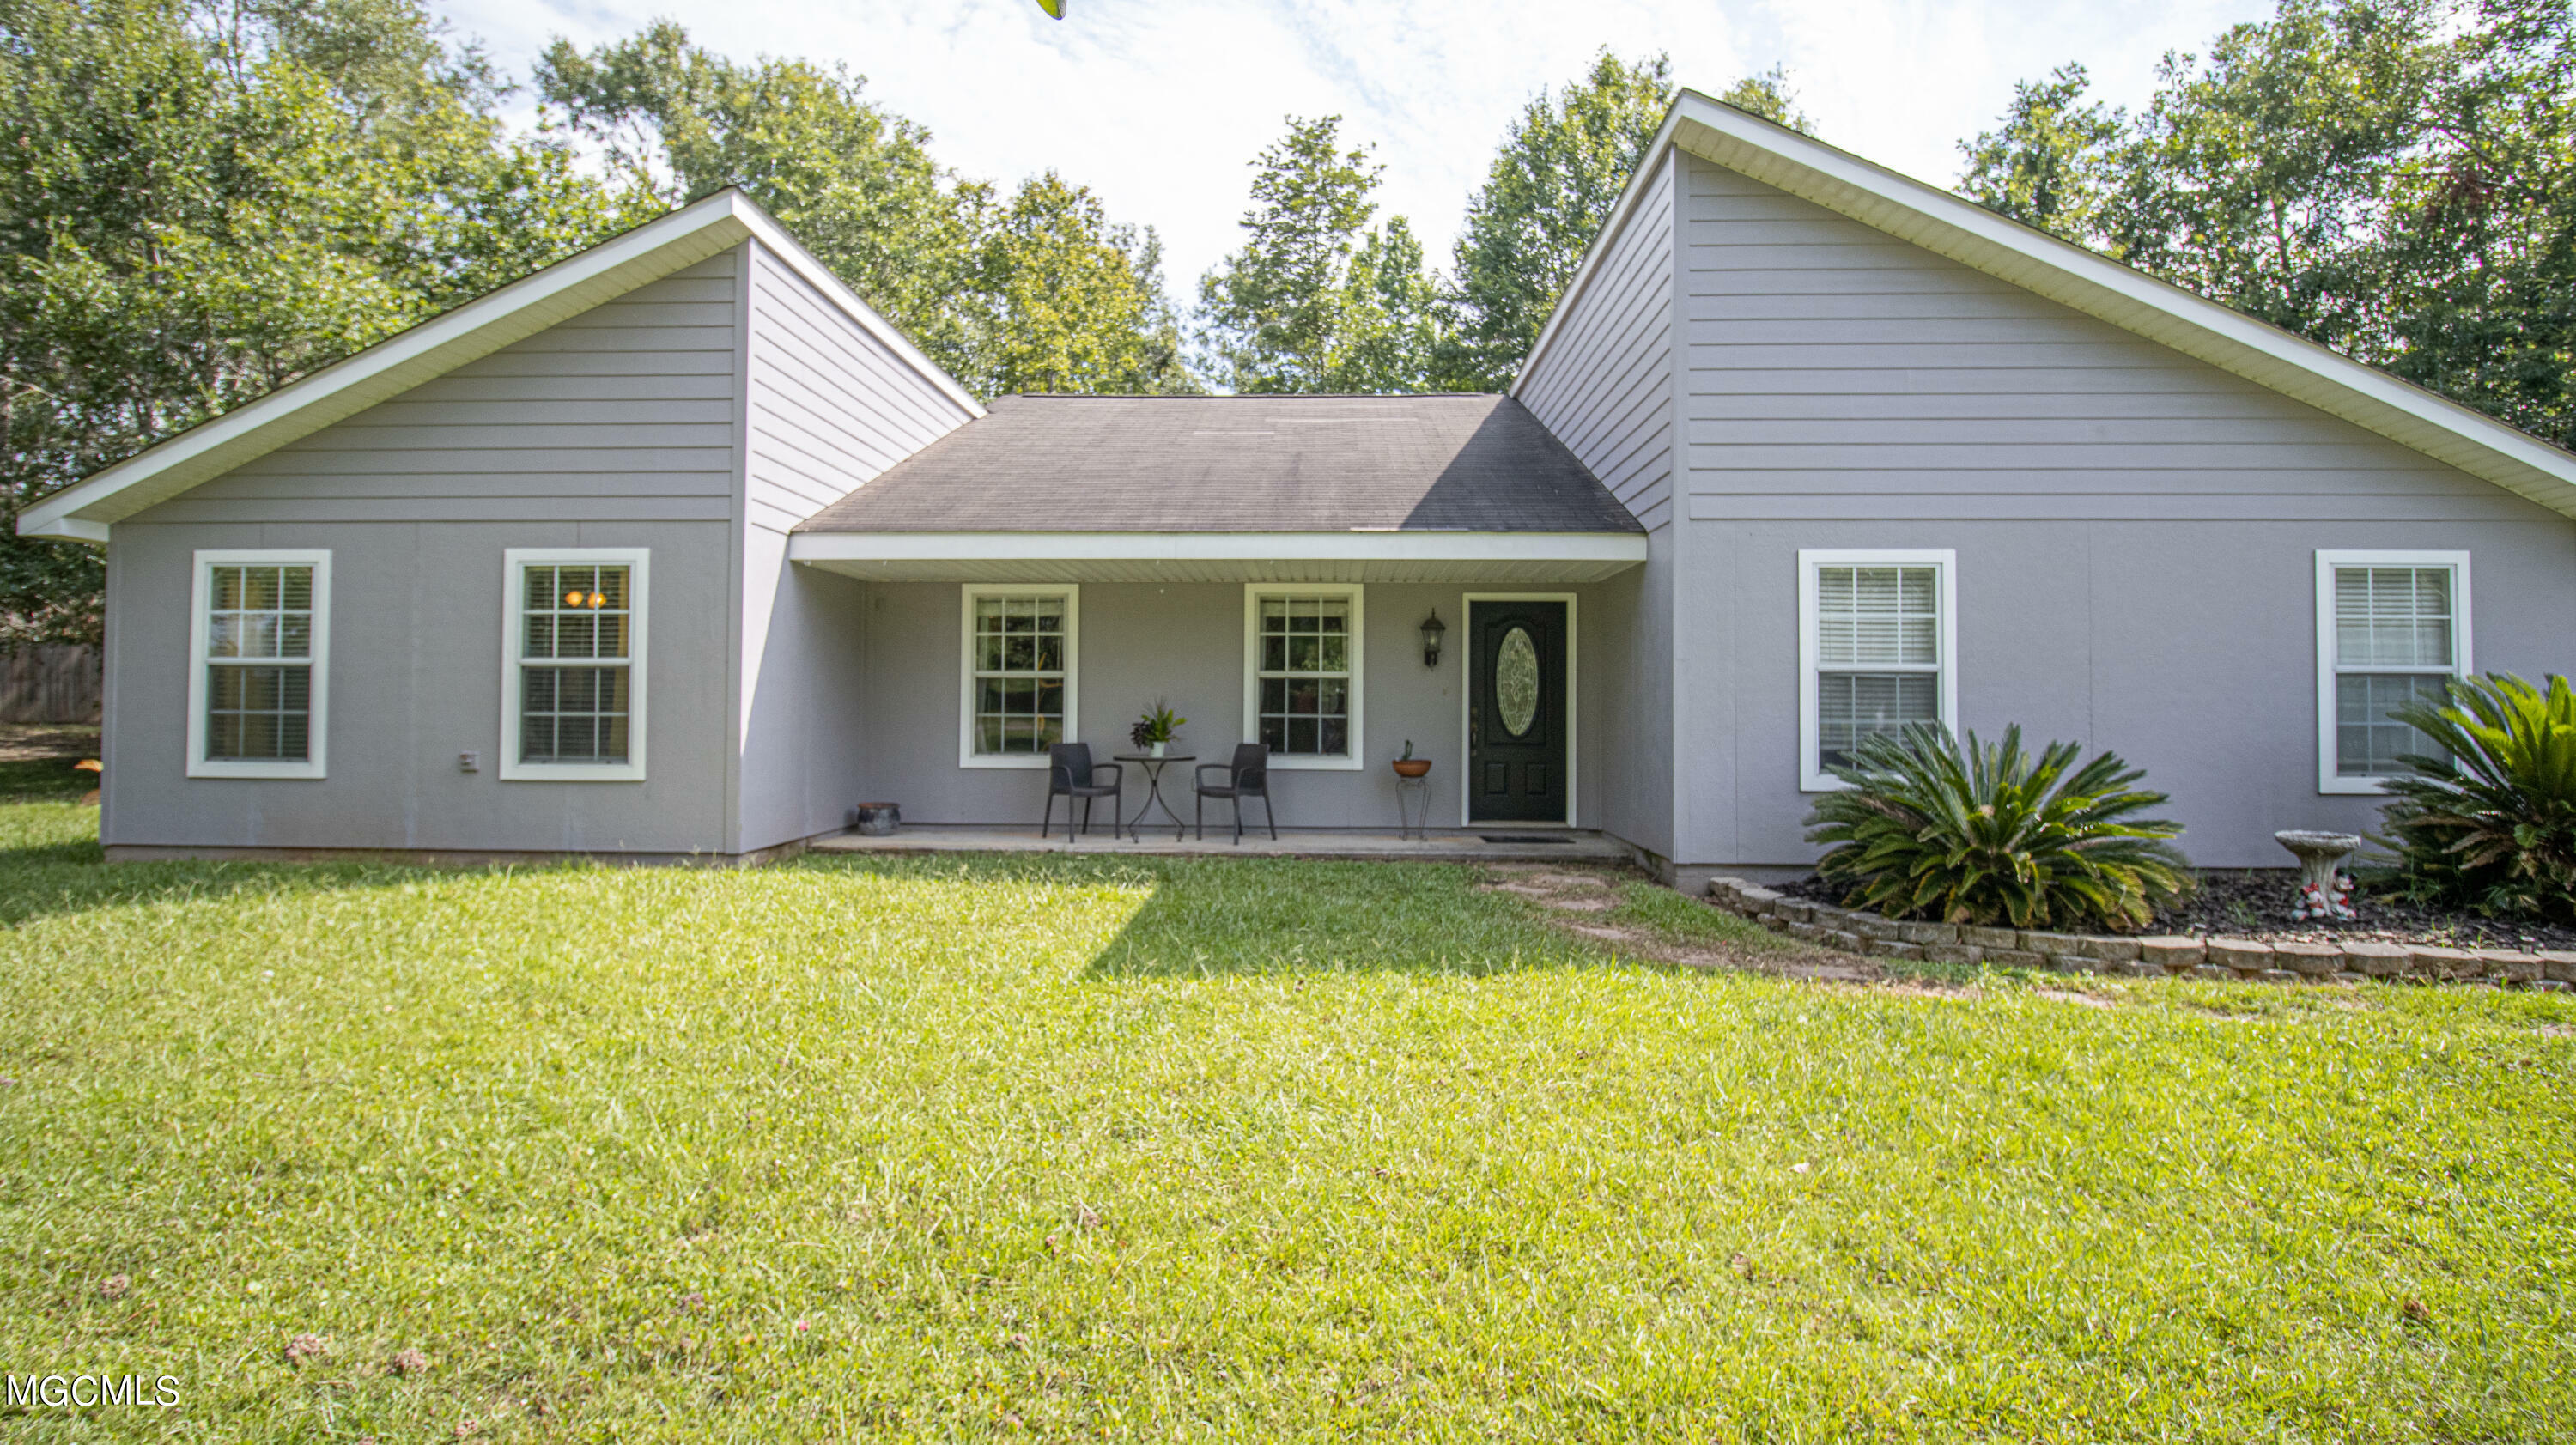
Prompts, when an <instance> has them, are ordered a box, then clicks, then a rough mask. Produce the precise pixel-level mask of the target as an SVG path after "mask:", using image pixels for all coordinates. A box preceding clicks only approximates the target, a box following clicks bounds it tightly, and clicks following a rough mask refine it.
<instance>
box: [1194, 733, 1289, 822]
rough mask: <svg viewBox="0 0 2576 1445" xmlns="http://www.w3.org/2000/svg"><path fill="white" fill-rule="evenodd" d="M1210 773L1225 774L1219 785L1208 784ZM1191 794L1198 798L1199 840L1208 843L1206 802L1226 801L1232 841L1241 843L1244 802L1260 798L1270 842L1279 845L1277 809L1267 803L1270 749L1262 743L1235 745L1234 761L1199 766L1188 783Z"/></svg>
mask: <svg viewBox="0 0 2576 1445" xmlns="http://www.w3.org/2000/svg"><path fill="white" fill-rule="evenodd" d="M1210 773H1223V774H1225V781H1224V782H1222V783H1210V782H1209V781H1208V780H1207V775H1208V774H1210ZM1191 783H1192V787H1191V791H1192V792H1195V793H1197V794H1198V806H1197V809H1196V811H1197V813H1198V820H1199V839H1200V841H1202V842H1204V841H1206V839H1207V800H1208V799H1210V798H1226V799H1230V800H1231V801H1232V802H1233V803H1234V841H1236V842H1237V843H1240V842H1242V841H1243V800H1244V799H1246V798H1259V799H1260V800H1261V816H1262V817H1263V819H1264V820H1266V821H1267V822H1268V823H1269V824H1270V841H1271V842H1273V843H1276V842H1278V841H1279V809H1278V807H1277V805H1275V804H1273V803H1272V802H1271V801H1270V749H1269V748H1268V747H1267V746H1265V745H1264V744H1261V743H1237V744H1235V747H1234V761H1232V762H1230V763H1201V764H1199V766H1198V773H1197V775H1196V776H1195V777H1194V778H1192V779H1191Z"/></svg>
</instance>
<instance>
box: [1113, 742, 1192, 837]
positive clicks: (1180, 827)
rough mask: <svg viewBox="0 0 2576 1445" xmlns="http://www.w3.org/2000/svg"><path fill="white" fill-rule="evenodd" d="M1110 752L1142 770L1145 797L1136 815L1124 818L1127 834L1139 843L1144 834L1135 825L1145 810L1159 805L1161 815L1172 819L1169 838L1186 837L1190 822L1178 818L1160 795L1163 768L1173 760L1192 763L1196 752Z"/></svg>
mask: <svg viewBox="0 0 2576 1445" xmlns="http://www.w3.org/2000/svg"><path fill="white" fill-rule="evenodd" d="M1111 756H1112V757H1113V758H1115V759H1116V760H1117V761H1119V762H1122V763H1134V764H1135V765H1136V766H1138V767H1140V768H1143V769H1144V770H1145V801H1144V802H1142V803H1140V804H1138V805H1137V806H1136V816H1135V817H1133V818H1130V819H1128V820H1127V836H1128V837H1130V838H1133V839H1135V840H1136V841H1137V842H1139V843H1142V842H1144V841H1145V835H1144V834H1143V833H1142V832H1140V831H1138V829H1137V825H1138V824H1140V823H1142V822H1144V821H1145V815H1146V814H1147V813H1150V812H1152V811H1154V810H1155V809H1156V808H1160V809H1162V810H1163V816H1164V817H1166V818H1169V819H1171V820H1172V841H1173V842H1175V843H1177V842H1179V841H1181V840H1182V839H1183V838H1186V837H1188V836H1189V832H1190V825H1189V824H1187V823H1184V822H1182V821H1181V815H1180V814H1178V813H1175V812H1173V811H1172V805H1171V803H1170V802H1169V801H1168V800H1166V799H1165V798H1164V797H1163V769H1165V768H1168V767H1170V766H1171V765H1172V764H1174V763H1195V762H1197V761H1198V760H1199V755H1198V754H1196V753H1165V754H1163V755H1162V756H1161V757H1159V758H1158V757H1156V756H1154V755H1153V754H1152V753H1113V754H1111Z"/></svg>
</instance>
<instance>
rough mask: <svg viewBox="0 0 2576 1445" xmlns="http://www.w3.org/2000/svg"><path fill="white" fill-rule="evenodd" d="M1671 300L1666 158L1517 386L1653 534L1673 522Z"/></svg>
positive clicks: (1533, 411) (1670, 202)
mask: <svg viewBox="0 0 2576 1445" xmlns="http://www.w3.org/2000/svg"><path fill="white" fill-rule="evenodd" d="M1672 297H1673V167H1672V165H1670V164H1669V163H1667V164H1665V165H1664V166H1662V167H1661V168H1660V169H1659V171H1658V172H1657V174H1656V175H1655V177H1654V179H1653V180H1652V181H1651V182H1650V183H1649V184H1648V186H1647V188H1646V190H1645V191H1644V193H1643V194H1642V195H1641V196H1640V197H1639V198H1638V201H1637V205H1636V208H1635V209H1634V210H1633V211H1632V212H1630V213H1629V215H1628V218H1627V222H1626V224H1625V225H1624V226H1622V227H1621V228H1620V230H1619V232H1618V234H1617V235H1616V236H1615V237H1614V238H1613V239H1612V240H1611V241H1610V243H1609V245H1608V247H1607V248H1606V249H1605V250H1604V251H1602V253H1601V256H1600V259H1599V261H1598V262H1597V263H1596V264H1595V266H1594V268H1593V270H1592V273H1591V275H1590V276H1589V277H1588V278H1586V279H1585V281H1584V283H1583V286H1582V289H1581V290H1579V291H1578V292H1577V293H1576V294H1574V295H1573V296H1572V297H1570V298H1568V299H1567V300H1566V301H1564V302H1563V303H1562V308H1563V314H1562V315H1561V316H1560V317H1559V318H1558V320H1557V323H1556V334H1555V335H1554V336H1553V337H1551V338H1550V339H1549V341H1548V345H1547V348H1546V349H1545V350H1544V351H1542V352H1541V353H1540V354H1539V356H1538V357H1537V359H1536V360H1535V361H1533V362H1532V363H1531V364H1530V365H1529V367H1528V368H1527V369H1526V370H1525V371H1524V372H1523V373H1522V375H1521V376H1520V378H1519V379H1518V380H1517V381H1516V382H1515V383H1514V384H1513V387H1512V394H1513V395H1514V396H1517V397H1519V398H1520V400H1521V403H1522V405H1524V406H1527V407H1528V408H1529V409H1530V412H1531V414H1532V415H1534V416H1536V417H1537V418H1538V419H1539V421H1540V422H1541V423H1543V424H1545V425H1546V427H1547V429H1548V430H1549V431H1552V432H1554V433H1556V436H1557V439H1558V440H1559V441H1562V442H1564V443H1565V445H1566V447H1567V448H1568V449H1569V450H1571V451H1572V452H1573V453H1574V454H1575V455H1576V456H1577V457H1579V458H1581V459H1582V461H1583V464H1584V465H1585V466H1587V467H1590V468H1591V469H1592V474H1593V475H1594V476H1596V477H1599V478H1600V479H1601V481H1602V484H1603V485H1605V486H1607V487H1609V489H1610V490H1611V492H1612V493H1613V494H1614V495H1616V496H1617V497H1618V498H1619V500H1620V501H1621V502H1623V503H1625V504H1626V506H1627V508H1628V511H1629V512H1630V514H1631V515H1633V516H1635V517H1636V519H1637V520H1638V521H1639V522H1641V523H1643V524H1645V526H1646V528H1647V530H1649V531H1652V530H1654V529H1656V528H1659V527H1662V526H1663V525H1665V523H1667V522H1668V521H1670V520H1671V504H1672V470H1673V468H1672V451H1673V426H1672V415H1673V413H1672V377H1673V371H1672V356H1673V334H1672V333H1673V306H1672Z"/></svg>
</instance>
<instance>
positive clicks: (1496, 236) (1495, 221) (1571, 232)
mask: <svg viewBox="0 0 2576 1445" xmlns="http://www.w3.org/2000/svg"><path fill="white" fill-rule="evenodd" d="M1672 88H1673V87H1672V64H1671V62H1670V61H1669V60H1668V59H1666V58H1665V57H1664V56H1662V55H1656V56H1652V57H1650V58H1647V59H1644V60H1640V61H1635V62H1631V61H1626V60H1622V59H1620V58H1619V57H1618V56H1616V55H1613V54H1611V53H1610V51H1609V50H1607V49H1606V48H1605V49H1603V50H1602V51H1601V52H1600V53H1599V55H1597V56H1596V57H1594V59H1593V62H1592V69H1591V71H1590V72H1589V73H1588V74H1586V75H1585V76H1584V77H1583V79H1581V80H1579V81H1576V82H1575V83H1573V84H1571V85H1568V86H1567V87H1565V88H1564V89H1563V90H1562V91H1560V92H1556V93H1554V94H1551V93H1549V92H1547V91H1541V92H1539V93H1538V95H1537V96H1536V97H1535V98H1533V99H1532V100H1531V101H1530V103H1529V104H1528V105H1527V106H1526V107H1524V108H1523V109H1522V111H1521V115H1520V119H1519V120H1518V121H1516V122H1514V123H1513V125H1512V128H1511V130H1510V131H1509V132H1508V133H1507V134H1506V135H1505V136H1504V138H1503V144H1502V148H1501V149H1500V150H1499V151H1497V152H1496V153H1495V156H1494V160H1493V164H1492V165H1491V166H1490V167H1488V168H1487V170H1486V173H1485V183H1484V185H1483V186H1482V187H1480V188H1479V189H1478V190H1477V191H1476V193H1475V194H1474V195H1472V196H1470V197H1468V199H1467V217H1466V222H1465V225H1464V226H1463V228H1462V229H1461V231H1460V234H1459V237H1458V244H1457V251H1456V259H1455V261H1454V262H1453V264H1452V266H1451V280H1450V283H1449V287H1448V290H1447V294H1446V295H1445V296H1444V298H1443V300H1444V303H1445V304H1444V309H1445V311H1446V312H1447V317H1448V335H1447V337H1446V339H1445V341H1444V342H1443V344H1442V345H1441V347H1440V351H1439V355H1438V357H1437V361H1436V374H1437V377H1438V380H1439V382H1440V384H1441V385H1442V386H1444V387H1447V388H1449V389H1452V390H1457V391H1500V390H1502V389H1503V388H1505V387H1507V386H1509V385H1511V381H1512V376H1513V373H1515V372H1517V371H1518V370H1519V369H1520V364H1521V361H1522V359H1523V358H1525V357H1527V356H1528V355H1529V349H1530V347H1531V346H1533V345H1535V344H1536V343H1537V341H1538V334H1539V331H1540V329H1541V328H1543V327H1544V326H1546V325H1547V317H1548V313H1549V312H1550V311H1552V310H1554V309H1555V306H1556V299H1557V297H1558V296H1560V295H1562V294H1564V291H1565V288H1566V286H1567V284H1568V283H1570V282H1571V281H1573V279H1574V273H1575V271H1576V269H1577V268H1578V267H1580V266H1581V265H1582V264H1583V253H1584V251H1585V250H1586V249H1587V248H1588V247H1590V246H1591V244H1592V238H1593V237H1594V236H1595V235H1597V234H1599V233H1600V230H1601V227H1602V224H1603V223H1604V222H1606V221H1607V220H1608V219H1609V217H1610V210H1611V208H1612V207H1613V206H1616V205H1617V204H1618V203H1619V196H1620V194H1621V193H1622V192H1623V191H1625V190H1626V189H1627V186H1628V177H1629V175H1630V173H1631V172H1633V171H1635V170H1636V168H1637V161H1638V159H1639V158H1640V157H1641V156H1643V155H1644V154H1645V150H1646V144H1647V142H1649V141H1651V140H1653V139H1654V136H1655V131H1656V129H1657V128H1658V127H1660V126H1661V125H1662V124H1663V118H1664V111H1665V108H1666V106H1667V105H1668V104H1669V102H1670V100H1671V96H1672Z"/></svg>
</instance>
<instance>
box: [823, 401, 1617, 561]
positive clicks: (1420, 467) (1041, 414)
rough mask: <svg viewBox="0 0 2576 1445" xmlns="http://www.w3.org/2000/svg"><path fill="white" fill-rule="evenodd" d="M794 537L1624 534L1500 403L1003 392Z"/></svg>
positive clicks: (1512, 409)
mask: <svg viewBox="0 0 2576 1445" xmlns="http://www.w3.org/2000/svg"><path fill="white" fill-rule="evenodd" d="M796 530H797V531H799V532H808V533H813V532H939V533H960V532H1095V533H1096V532H1298V533H1312V532H1340V531H1352V532H1620V533H1642V532H1643V530H1644V529H1643V528H1641V527H1640V526H1638V524H1637V519H1636V518H1634V517H1632V516H1630V515H1628V509H1627V508H1625V507H1623V506H1621V505H1619V499H1618V498H1616V497H1614V496H1612V495H1611V494H1610V490H1609V489H1608V488H1607V487H1604V486H1602V485H1601V483H1600V482H1599V480H1597V479H1596V478H1594V476H1593V475H1592V473H1591V472H1590V471H1589V470H1588V469H1586V468H1585V467H1584V465H1583V463H1582V462H1580V461H1578V460H1576V459H1575V456H1574V453H1572V452H1570V451H1568V450H1566V447H1565V444H1564V443H1563V442H1560V441H1558V440H1557V439H1556V437H1555V436H1554V435H1553V434H1552V433H1550V432H1549V431H1548V429H1547V428H1546V427H1544V426H1541V425H1539V421H1538V418H1536V417H1534V416H1532V415H1530V413H1529V409H1528V408H1526V407H1524V406H1522V405H1521V404H1520V403H1519V402H1517V401H1514V400H1512V399H1511V398H1509V397H1502V396H1491V395H1483V394H1472V393H1469V394H1447V395H1430V396H1012V397H1003V398H1001V399H999V400H997V401H995V402H994V403H993V409H992V411H991V412H990V413H988V414H987V415H985V416H984V417H982V418H981V419H979V420H976V421H970V422H968V423H967V424H966V425H964V426H962V427H959V428H958V429H957V430H955V431H952V432H950V433H949V434H948V435H946V436H944V437H941V438H940V439H939V440H937V441H935V442H932V443H931V444H930V445H929V446H927V447H924V448H923V449H921V450H920V451H918V452H915V453H914V454H913V455H911V456H910V457H907V458H905V459H904V460H902V461H900V462H897V463H895V464H894V466H892V467H890V468H888V469H887V470H886V472H885V474H884V475H882V476H880V477H878V478H876V479H875V480H874V481H871V482H869V483H868V484H867V485H866V486H863V487H861V488H859V489H858V490H856V491H854V492H852V493H850V494H849V495H848V496H846V497H843V498H842V499H841V500H839V501H837V502H835V503H833V504H832V505H830V506H828V507H825V508H824V509H823V510H822V511H820V512H817V513H815V514H814V515H813V516H812V517H809V518H807V519H806V520H805V521H804V522H803V523H801V524H800V525H798V527H797V528H796Z"/></svg>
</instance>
